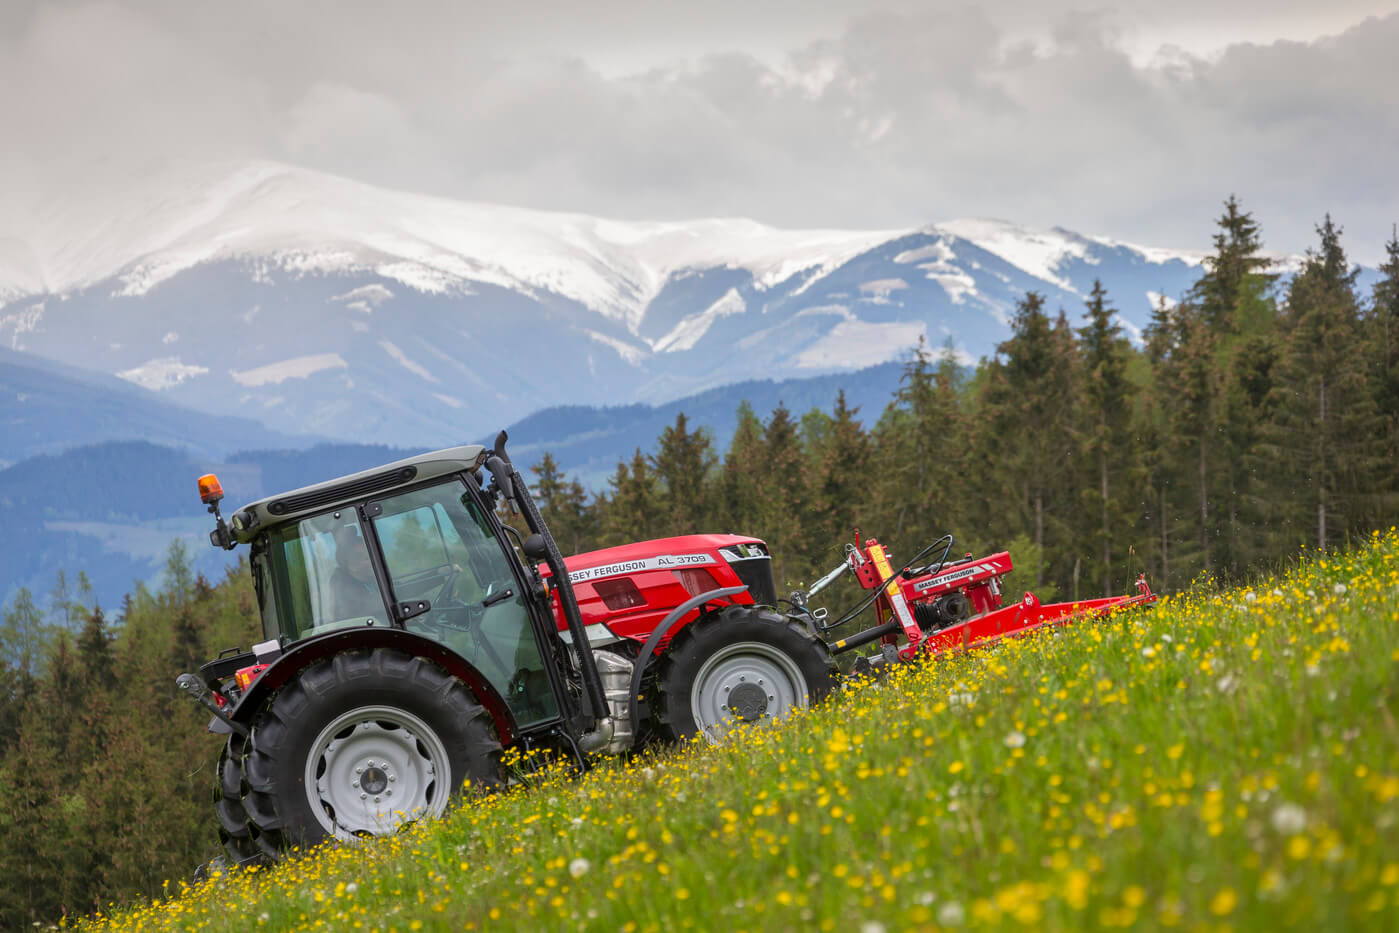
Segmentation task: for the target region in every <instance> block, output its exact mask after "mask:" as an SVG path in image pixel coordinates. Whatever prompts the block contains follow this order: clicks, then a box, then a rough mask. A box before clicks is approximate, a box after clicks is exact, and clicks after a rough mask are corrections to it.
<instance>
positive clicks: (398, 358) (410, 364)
mask: <svg viewBox="0 0 1399 933" xmlns="http://www.w3.org/2000/svg"><path fill="white" fill-rule="evenodd" d="M379 346H380V348H382V349H383V351H384V352H385V353H387V354H388V355H389V356H391V357H393V360H394V362H396V363H397V364H398V365H400V366H402V367H403V368H404V369H406V370H408V371H409V372H410V373H412V374H413V375H415V376H417V377H418V378H419V379H426V380H427V381H428V382H431V383H433V384H434V385H436V384H438V383H439V382H440V380H439V379H438V378H437V377H436V376H434V375H433V374H432V373H430V372H428V370H427V367H426V366H424V365H422V364H421V363H418V362H416V361H415V360H413V359H412V358H411V357H409V356H408V354H407V353H404V352H403V351H402V350H400V349H399V348H398V345H397V344H396V343H394V342H393V341H392V340H380V341H379Z"/></svg>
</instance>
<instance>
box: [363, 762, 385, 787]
mask: <svg viewBox="0 0 1399 933" xmlns="http://www.w3.org/2000/svg"><path fill="white" fill-rule="evenodd" d="M359 784H360V787H362V788H364V792H365V793H366V794H382V793H383V792H384V789H385V788H386V787H388V786H389V775H388V773H387V772H386V771H384V770H383V769H382V768H376V767H374V766H373V765H370V766H369V767H368V768H365V769H364V773H363V774H362V775H360V779H359Z"/></svg>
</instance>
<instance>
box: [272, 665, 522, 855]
mask: <svg viewBox="0 0 1399 933" xmlns="http://www.w3.org/2000/svg"><path fill="white" fill-rule="evenodd" d="M500 751H501V749H500V740H499V739H498V738H497V737H496V734H495V729H494V727H493V724H492V722H491V719H490V716H489V715H488V714H487V713H486V711H485V709H484V708H482V706H481V704H480V703H478V702H477V701H476V699H475V697H474V696H473V695H472V693H471V691H470V690H469V689H468V688H467V686H466V685H465V684H463V683H462V682H461V681H460V680H457V679H456V678H454V677H452V676H451V675H449V674H448V673H447V672H446V671H444V670H442V669H441V668H440V667H438V666H437V665H435V664H433V663H432V662H430V661H427V660H425V659H423V658H413V657H409V656H408V655H406V654H403V653H401V652H398V651H391V650H383V649H381V650H376V651H370V650H367V649H359V650H354V651H347V652H344V653H341V654H337V655H334V656H332V657H330V658H326V659H324V660H321V661H317V662H315V663H314V664H312V665H310V666H309V667H307V668H306V669H305V670H303V671H301V672H300V673H299V674H297V675H296V676H295V677H294V678H293V679H292V680H291V681H290V682H289V683H288V684H287V685H286V686H284V687H283V688H282V689H281V690H280V691H278V692H277V694H276V696H275V697H273V699H272V701H271V702H270V703H269V705H268V707H267V708H266V709H265V710H263V712H262V713H261V714H260V715H259V716H258V719H257V721H256V723H255V724H254V726H253V732H252V738H251V740H250V741H249V743H248V751H247V754H246V755H245V757H244V774H245V780H246V782H247V788H248V793H247V796H246V797H245V798H244V808H245V810H246V811H247V815H248V819H249V822H250V823H251V824H252V829H253V834H252V835H253V840H254V842H255V843H256V845H257V847H258V849H259V850H260V851H261V852H262V853H263V854H265V855H267V856H268V857H271V858H276V857H278V856H279V855H281V854H282V853H284V852H285V851H286V850H288V849H291V848H293V847H302V848H306V847H309V846H313V845H315V844H316V843H318V842H321V841H323V840H324V839H326V838H327V837H329V836H331V835H334V836H336V837H337V838H341V839H348V838H350V837H352V836H363V835H379V834H381V833H387V832H392V831H394V830H395V829H396V828H397V827H398V825H400V824H401V823H402V822H406V821H410V820H413V819H417V818H419V817H420V816H423V815H437V814H440V813H441V812H442V811H443V810H444V809H445V808H446V807H447V805H448V804H449V803H450V802H451V801H452V800H453V799H454V798H456V797H457V796H459V795H460V793H461V792H462V790H463V788H464V787H465V786H466V785H467V783H468V782H469V783H470V784H471V785H473V786H475V787H477V788H481V789H484V790H493V789H496V788H498V787H501V786H503V783H504V782H503V781H502V779H501V767H500ZM355 768H359V770H358V771H355V770H353V769H355ZM443 770H445V771H446V772H447V773H446V774H442V773H440V772H441V771H443ZM308 776H309V777H310V778H311V783H310V784H309V786H308V781H307V778H308ZM399 777H402V778H403V781H402V782H401V783H397V781H398V778H399ZM362 780H363V782H364V783H363V784H361V781H362ZM371 781H372V783H371ZM390 782H395V783H390ZM394 790H398V791H399V792H400V794H399V796H398V798H397V799H393V797H392V795H393V792H394ZM371 794H372V795H374V798H373V800H372V801H371V800H370V799H369V796H370V795H371ZM381 797H382V801H381ZM357 801H364V802H363V803H359V802H357ZM375 801H381V802H379V803H376V802H375ZM337 805H338V806H339V808H340V811H341V812H339V813H337V812H336V807H337ZM396 805H399V806H406V807H408V808H409V809H408V810H407V811H406V812H404V811H401V810H398V809H396V808H395V806H396Z"/></svg>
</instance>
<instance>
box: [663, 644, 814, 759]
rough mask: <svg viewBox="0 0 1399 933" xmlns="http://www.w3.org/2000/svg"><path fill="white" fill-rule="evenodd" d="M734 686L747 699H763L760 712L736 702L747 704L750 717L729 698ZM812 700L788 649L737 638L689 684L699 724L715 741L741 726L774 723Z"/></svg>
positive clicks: (693, 707) (720, 651) (709, 738)
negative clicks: (737, 639) (692, 683)
mask: <svg viewBox="0 0 1399 933" xmlns="http://www.w3.org/2000/svg"><path fill="white" fill-rule="evenodd" d="M755 687H756V688H758V689H759V690H761V699H759V694H758V693H757V692H755V690H754V689H753V688H755ZM735 690H740V691H742V692H743V694H744V698H745V700H750V699H751V700H757V702H758V703H761V706H762V709H761V711H760V712H757V713H756V714H755V712H754V709H755V704H754V703H752V702H749V703H744V704H737V705H740V706H743V707H746V713H747V715H746V716H745V715H741V714H740V713H739V712H738V711H736V710H735V708H734V706H735V704H734V703H732V702H731V700H730V698H731V697H733V696H734V695H735V694H734V691H735ZM809 704H810V697H809V695H808V693H807V686H806V678H805V677H804V676H802V672H801V668H799V667H798V666H797V663H796V662H795V661H794V660H792V658H791V656H790V655H788V654H787V652H785V651H783V650H782V649H780V648H775V647H773V646H772V645H769V644H766V643H764V642H760V641H741V642H734V643H733V644H731V645H725V646H724V647H723V648H721V649H720V650H718V651H716V652H715V653H714V654H712V655H710V656H709V658H707V659H706V660H705V662H704V664H703V665H701V666H700V669H699V672H698V673H697V674H696V675H695V682H694V686H692V687H691V688H690V710H691V712H692V714H693V715H694V719H695V726H696V727H698V729H699V731H700V732H701V733H702V734H703V735H704V736H705V738H707V739H708V740H709V741H711V742H717V741H719V740H721V739H722V738H723V737H724V736H725V735H727V734H728V733H729V732H730V731H731V730H732V729H734V728H735V727H737V726H740V725H745V726H751V725H762V724H764V723H771V722H772V721H773V720H778V719H782V718H783V717H785V716H786V715H787V714H788V713H790V712H791V711H792V710H793V709H798V708H801V709H804V708H806V707H807V706H808V705H809Z"/></svg>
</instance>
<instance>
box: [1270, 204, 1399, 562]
mask: <svg viewBox="0 0 1399 933" xmlns="http://www.w3.org/2000/svg"><path fill="white" fill-rule="evenodd" d="M1316 229H1317V235H1318V236H1319V238H1320V241H1321V242H1320V245H1319V246H1318V248H1317V249H1316V250H1313V251H1309V252H1308V254H1307V260H1306V264H1305V265H1304V266H1303V268H1302V271H1301V272H1300V273H1298V275H1297V277H1296V278H1294V279H1293V280H1292V283H1291V285H1290V286H1289V288H1288V291H1287V307H1286V313H1285V316H1284V319H1283V325H1284V328H1285V333H1284V336H1283V346H1282V351H1281V358H1280V360H1279V371H1280V379H1279V385H1278V387H1277V388H1278V392H1277V399H1276V401H1277V410H1276V416H1275V418H1274V422H1273V425H1272V429H1273V430H1272V440H1273V445H1274V448H1275V450H1276V451H1277V452H1278V453H1279V454H1280V456H1279V457H1278V462H1279V466H1280V467H1286V468H1287V469H1288V472H1289V474H1290V475H1289V479H1290V480H1291V482H1290V483H1289V486H1290V487H1291V489H1292V490H1293V493H1292V495H1291V496H1289V500H1290V502H1291V504H1292V507H1293V511H1292V516H1291V517H1292V519H1293V521H1294V522H1295V523H1296V527H1297V528H1298V529H1299V530H1300V529H1303V528H1306V529H1309V530H1308V533H1307V535H1306V537H1308V538H1310V539H1311V540H1312V541H1314V542H1315V544H1316V546H1317V547H1320V548H1326V547H1329V546H1330V545H1332V544H1335V543H1338V542H1340V541H1342V540H1344V537H1343V536H1344V535H1345V534H1346V532H1347V531H1348V530H1350V531H1358V530H1360V528H1361V527H1362V526H1363V525H1364V524H1365V523H1367V521H1368V520H1370V519H1371V517H1372V516H1373V515H1374V507H1373V488H1374V483H1375V480H1376V479H1377V477H1378V475H1379V470H1380V469H1381V468H1382V464H1383V460H1382V456H1383V452H1382V448H1381V447H1380V446H1379V444H1378V443H1377V438H1378V435H1379V432H1378V430H1377V429H1378V424H1379V419H1378V410H1377V408H1376V407H1375V400H1374V397H1373V395H1372V394H1371V392H1370V391H1369V387H1368V386H1367V384H1366V379H1365V375H1366V374H1365V371H1364V367H1363V365H1361V363H1360V361H1361V360H1362V359H1363V358H1364V354H1363V340H1362V331H1361V318H1360V302H1359V300H1358V297H1357V295H1356V292H1355V279H1356V275H1357V274H1358V272H1359V270H1358V269H1352V268H1351V267H1350V263H1349V261H1348V260H1347V258H1346V255H1345V251H1344V249H1343V248H1342V247H1341V240H1340V237H1341V229H1340V228H1339V227H1337V226H1336V225H1335V224H1333V223H1332V221H1331V218H1330V216H1329V215H1328V216H1327V217H1326V219H1325V220H1324V221H1323V222H1322V224H1321V225H1320V226H1318V227H1317V228H1316Z"/></svg>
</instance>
